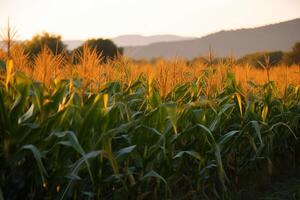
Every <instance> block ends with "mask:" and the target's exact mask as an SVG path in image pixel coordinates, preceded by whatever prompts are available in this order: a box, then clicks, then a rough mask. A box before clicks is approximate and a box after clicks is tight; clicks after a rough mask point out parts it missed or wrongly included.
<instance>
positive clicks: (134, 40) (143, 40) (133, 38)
mask: <svg viewBox="0 0 300 200" xmlns="http://www.w3.org/2000/svg"><path fill="white" fill-rule="evenodd" d="M191 39H195V37H182V36H177V35H154V36H142V35H121V36H118V37H115V38H112V41H114V43H115V44H117V45H118V46H144V45H149V44H152V43H158V42H174V41H182V40H191Z"/></svg>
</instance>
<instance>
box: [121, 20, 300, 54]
mask: <svg viewBox="0 0 300 200" xmlns="http://www.w3.org/2000/svg"><path fill="white" fill-rule="evenodd" d="M295 42H300V18H299V19H294V20H290V21H286V22H281V23H277V24H271V25H266V26H262V27H258V28H250V29H239V30H229V31H220V32H217V33H213V34H210V35H207V36H205V37H202V38H198V39H192V40H184V41H175V42H159V43H153V44H149V45H145V46H135V47H129V46H128V47H125V48H124V54H125V55H126V56H128V57H131V58H135V59H141V58H144V59H152V58H155V57H163V58H174V57H180V58H187V59H192V58H195V57H197V56H199V55H207V54H208V52H209V48H211V49H212V52H213V53H214V55H215V56H218V57H223V56H230V55H234V56H236V57H240V56H243V55H245V54H248V53H253V52H258V51H277V50H282V51H289V50H290V49H291V48H292V46H293V44H294V43H295Z"/></svg>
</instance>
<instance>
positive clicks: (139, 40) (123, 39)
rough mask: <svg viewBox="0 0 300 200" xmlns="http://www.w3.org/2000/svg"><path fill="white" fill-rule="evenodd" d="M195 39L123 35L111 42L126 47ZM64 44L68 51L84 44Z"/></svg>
mask: <svg viewBox="0 0 300 200" xmlns="http://www.w3.org/2000/svg"><path fill="white" fill-rule="evenodd" d="M191 39H195V38H193V37H182V36H177V35H154V36H142V35H121V36H118V37H115V38H111V40H112V41H113V42H114V43H115V44H116V45H117V46H119V47H124V46H144V45H149V44H152V43H158V42H174V41H182V40H191ZM64 43H65V44H66V45H67V47H68V49H70V50H72V49H75V48H76V47H79V46H80V45H82V44H83V41H82V40H65V41H64Z"/></svg>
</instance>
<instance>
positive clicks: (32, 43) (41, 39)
mask: <svg viewBox="0 0 300 200" xmlns="http://www.w3.org/2000/svg"><path fill="white" fill-rule="evenodd" d="M45 46H47V48H48V49H49V50H50V51H51V52H52V53H53V54H54V55H57V54H61V53H63V52H64V51H66V46H65V45H64V44H63V42H62V41H61V36H59V35H53V34H49V33H43V34H41V35H35V36H34V37H33V38H32V39H31V40H29V41H25V42H24V43H23V47H24V49H25V52H26V53H28V54H29V57H30V58H32V57H34V56H36V55H37V54H39V53H40V52H41V51H42V49H43V48H44V47H45Z"/></svg>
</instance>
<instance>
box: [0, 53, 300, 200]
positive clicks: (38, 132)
mask: <svg viewBox="0 0 300 200" xmlns="http://www.w3.org/2000/svg"><path fill="white" fill-rule="evenodd" d="M42 56H43V55H40V57H38V58H37V59H36V61H35V62H36V63H38V62H39V63H40V64H39V66H41V67H45V66H46V65H45V64H43V59H42ZM50 60H51V59H50ZM94 61H95V60H94ZM14 62H16V61H14ZM20 62H21V61H20ZM24 62H25V61H24ZM81 62H82V63H84V62H89V63H91V61H87V60H84V59H83V60H82V61H81ZM47 63H48V64H49V63H51V64H52V68H51V71H52V72H51V74H52V75H53V73H57V74H55V75H53V76H50V74H49V73H50V72H49V73H47V74H46V72H45V73H44V74H39V73H38V72H39V71H38V70H37V71H34V70H33V69H32V70H31V71H30V68H26V69H25V68H23V70H20V69H19V70H17V69H16V68H17V67H14V66H13V65H14V64H13V62H12V61H9V62H7V64H6V70H2V71H1V76H0V77H1V80H0V163H1V164H0V174H1V177H0V199H49V200H50V199H140V200H141V199H236V198H243V191H244V190H243V189H244V188H245V187H247V186H249V185H252V184H259V183H261V182H264V181H265V180H267V179H269V178H270V177H272V176H273V175H276V174H279V173H280V172H281V171H283V170H295V169H297V168H298V167H299V164H300V159H299V153H300V145H299V137H300V87H299V82H298V79H297V77H298V75H297V74H296V75H293V76H294V77H295V79H289V78H288V77H286V79H283V81H281V82H276V81H274V80H263V81H261V82H259V81H256V82H255V80H253V81H247V82H246V81H245V78H241V76H244V77H248V76H250V75H251V73H250V75H249V73H248V72H247V70H244V71H243V73H244V75H243V73H242V72H239V73H238V74H239V76H238V75H236V72H237V71H238V70H240V68H235V67H226V66H220V67H219V68H205V69H204V70H203V69H201V73H200V70H199V71H197V72H196V71H194V72H193V70H198V69H197V68H189V70H190V71H189V72H190V73H192V74H193V76H192V77H188V78H186V76H185V75H186V74H185V73H184V72H187V71H184V70H180V68H175V67H174V68H172V66H175V64H174V63H173V64H172V63H171V64H170V63H169V66H168V69H169V71H164V70H165V69H166V68H164V67H160V66H157V68H156V70H151V69H150V70H149V71H147V70H148V69H149V68H151V67H144V68H143V70H144V71H143V73H137V72H136V71H135V72H132V71H126V70H128V69H130V68H126V63H125V64H124V63H123V65H121V66H119V67H116V66H114V67H113V66H112V67H111V69H110V68H108V67H107V66H104V67H102V68H101V67H100V68H99V67H98V68H96V67H90V68H86V69H84V68H80V66H77V68H76V67H74V68H68V67H66V68H61V69H59V68H60V65H63V62H62V61H61V59H60V58H57V57H56V58H55V59H54V58H52V60H51V62H50V61H48V62H47ZM177 63H178V62H177ZM117 64H119V65H120V62H119V63H115V65H117ZM121 64H122V63H121ZM64 65H67V64H64ZM94 65H95V66H97V65H102V64H100V63H97V62H96V63H94ZM103 65H104V64H103ZM105 65H113V64H105ZM158 65H159V64H158ZM178 65H181V66H182V64H178ZM16 66H21V64H19V65H16ZM47 66H48V65H47ZM48 67H49V66H48ZM36 69H37V68H36ZM54 69H57V71H56V72H54V71H53V70H54ZM159 69H160V70H159ZM26 70H28V71H26ZM44 70H46V71H47V70H49V68H48V69H44ZM59 70H66V72H65V73H61V71H59ZM68 70H70V71H69V73H67V71H68ZM72 70H74V71H72ZM78 70H82V71H80V72H79V71H78ZM88 70H99V73H100V71H101V70H107V71H106V73H104V74H107V76H105V77H98V78H99V79H97V77H96V78H94V79H91V80H90V82H88V80H89V79H88V77H89V74H95V73H94V72H89V71H88ZM109 70H111V71H109ZM118 70H123V71H122V72H119V73H118V72H117V71H118ZM124 70H125V71H124ZM274 70H276V69H274ZM288 70H291V69H287V72H289V71H288ZM297 70H298V68H295V71H297ZM154 72H156V73H157V74H159V75H160V76H159V75H155V73H154ZM281 72H282V71H281ZM35 73H36V74H35ZM101 73H102V72H101ZM111 73H116V75H115V77H118V78H115V79H110V78H109V74H110V75H111ZM259 73H260V74H264V71H263V70H260V71H257V74H259ZM78 74H80V76H79V75H78ZM281 74H282V73H281ZM61 75H64V76H61ZM81 75H83V76H81ZM252 75H253V74H252ZM271 75H272V74H271ZM60 76H61V77H60ZM57 77H60V78H57ZM171 77H173V78H172V79H171ZM273 77H274V76H273ZM168 79H171V80H168ZM247 80H251V77H248V78H247ZM92 81H94V82H92ZM244 199H245V198H244Z"/></svg>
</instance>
